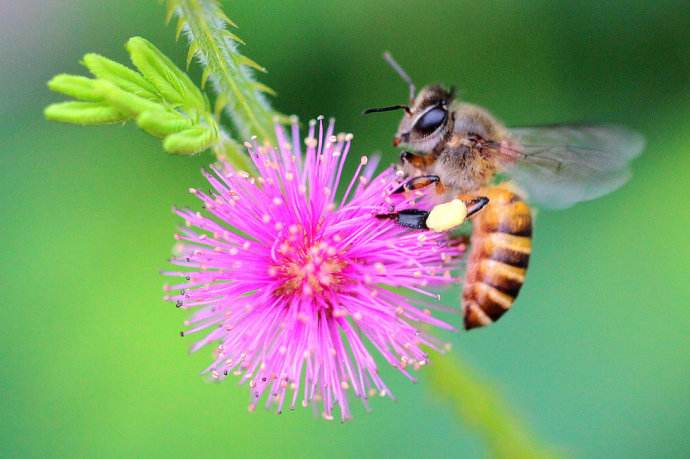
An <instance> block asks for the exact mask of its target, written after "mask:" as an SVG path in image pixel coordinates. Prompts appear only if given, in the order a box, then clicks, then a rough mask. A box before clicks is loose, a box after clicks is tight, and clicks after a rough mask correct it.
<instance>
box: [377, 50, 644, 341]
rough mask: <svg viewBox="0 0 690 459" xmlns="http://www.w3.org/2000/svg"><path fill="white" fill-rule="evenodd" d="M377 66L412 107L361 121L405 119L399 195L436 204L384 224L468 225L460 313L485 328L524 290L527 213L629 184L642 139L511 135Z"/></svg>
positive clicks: (476, 112) (562, 128) (565, 132)
mask: <svg viewBox="0 0 690 459" xmlns="http://www.w3.org/2000/svg"><path fill="white" fill-rule="evenodd" d="M384 58H385V60H386V61H387V62H388V63H389V64H390V66H391V67H392V68H393V69H394V70H395V71H396V72H397V73H398V75H399V76H400V77H401V78H402V79H403V80H404V81H405V82H406V83H407V85H408V88H409V104H405V105H391V106H387V107H381V108H371V109H368V110H366V111H365V112H364V113H365V114H366V113H375V112H385V111H390V110H403V111H404V115H403V118H402V120H401V121H400V125H399V126H398V129H397V132H396V134H395V136H394V138H393V145H394V146H396V147H398V146H400V147H406V148H407V149H406V150H405V151H403V153H402V154H401V156H400V160H401V163H400V165H399V167H400V169H401V170H402V172H403V175H404V177H405V181H404V182H403V184H402V185H401V186H400V188H399V189H398V190H397V192H400V193H404V192H411V191H414V190H424V191H426V190H427V189H429V188H431V189H433V194H434V196H435V200H436V201H437V202H439V203H440V204H438V205H437V206H436V207H434V208H433V209H432V210H431V211H425V210H420V209H408V210H405V211H400V212H397V213H396V212H394V213H391V214H386V215H385V217H387V218H395V219H396V220H397V222H398V223H399V224H401V225H404V226H408V227H412V228H417V229H431V230H435V231H446V230H450V229H452V227H453V226H455V225H458V224H460V223H462V222H463V221H464V219H465V218H467V217H474V218H473V219H472V231H471V235H470V236H469V244H470V251H469V254H468V257H467V270H466V273H465V281H464V286H463V292H462V314H463V320H464V326H465V329H467V330H469V329H472V328H476V327H481V326H485V325H488V324H491V323H493V322H495V321H496V320H498V319H499V318H500V317H501V316H502V315H503V314H504V313H505V312H506V311H508V310H509V309H510V308H511V306H512V305H513V303H514V302H515V299H516V298H517V295H518V293H519V292H520V288H521V287H522V285H523V283H524V280H525V275H526V273H527V267H528V264H529V258H530V254H531V251H532V223H533V212H532V207H533V206H536V207H543V208H551V209H554V208H566V207H569V206H572V205H573V204H575V203H577V202H581V201H588V200H591V199H595V198H598V197H601V196H603V195H605V194H607V193H610V192H612V191H614V190H616V189H617V188H619V187H620V186H622V185H623V184H624V183H625V182H626V181H627V180H628V179H629V177H630V168H629V165H630V162H631V161H632V160H633V159H634V158H635V157H637V156H638V155H639V154H640V153H641V152H642V149H643V147H644V139H643V137H642V136H641V135H640V134H638V133H637V132H634V131H631V130H629V129H627V128H625V127H621V126H615V125H550V126H539V127H529V128H510V129H509V128H506V127H505V126H504V125H503V124H502V123H501V122H499V121H498V120H497V119H496V118H495V117H494V116H493V115H492V114H491V113H489V112H488V111H487V110H485V109H484V108H482V107H479V106H476V105H472V104H470V103H466V102H464V101H460V100H457V98H456V93H455V90H454V89H453V88H452V87H451V88H449V89H446V88H444V87H443V86H441V85H437V84H435V85H430V86H426V87H424V88H422V90H421V91H420V92H419V93H418V94H417V92H416V88H415V85H414V83H413V81H412V79H411V78H410V77H409V75H408V74H407V73H406V72H405V71H404V70H403V68H402V67H401V66H400V65H399V64H398V63H397V62H396V61H395V60H394V59H393V57H392V56H391V55H390V54H388V53H385V54H384ZM458 200H460V201H462V203H464V204H465V205H466V207H467V208H466V210H465V209H463V210H464V212H460V215H459V216H457V217H455V216H453V215H449V212H453V211H452V207H451V206H449V203H452V202H455V203H457V202H458ZM449 209H450V210H449ZM439 222H440V223H439ZM449 222H450V223H449Z"/></svg>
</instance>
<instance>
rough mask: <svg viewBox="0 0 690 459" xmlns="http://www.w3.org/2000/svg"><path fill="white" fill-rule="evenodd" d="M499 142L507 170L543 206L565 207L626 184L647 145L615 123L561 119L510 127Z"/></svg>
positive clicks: (530, 197) (504, 166)
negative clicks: (577, 122)
mask: <svg viewBox="0 0 690 459" xmlns="http://www.w3.org/2000/svg"><path fill="white" fill-rule="evenodd" d="M510 134H511V138H512V139H511V141H508V142H502V143H501V144H500V146H498V145H497V146H496V149H497V150H500V154H501V157H502V158H504V161H502V163H503V170H504V171H505V172H506V174H508V175H509V176H510V178H511V179H512V180H513V181H515V183H516V184H517V185H518V186H519V187H520V188H522V189H524V190H525V191H526V192H527V197H528V200H529V201H530V202H532V203H534V204H536V205H537V206H540V207H546V208H552V209H562V208H566V207H570V206H572V205H573V204H575V203H577V202H580V201H588V200H590V199H595V198H598V197H600V196H603V195H605V194H607V193H610V192H612V191H614V190H616V189H617V188H619V187H620V186H622V185H623V184H624V183H625V182H626V181H627V180H628V179H629V178H630V175H631V172H630V168H629V165H630V162H631V161H632V160H633V159H634V158H635V157H637V156H638V155H639V154H640V153H641V152H642V149H643V147H644V138H643V137H642V135H640V134H639V133H637V132H635V131H632V130H630V129H627V128H625V127H622V126H615V125H556V126H544V127H531V128H516V129H511V130H510Z"/></svg>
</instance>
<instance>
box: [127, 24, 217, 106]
mask: <svg viewBox="0 0 690 459" xmlns="http://www.w3.org/2000/svg"><path fill="white" fill-rule="evenodd" d="M127 51H129V54H130V57H131V59H132V63H134V65H135V66H136V67H137V69H139V71H140V72H141V73H142V75H144V77H145V78H146V79H147V80H148V81H150V82H151V83H152V84H153V85H154V86H155V87H156V89H157V90H158V92H159V93H160V94H161V95H162V96H163V98H164V99H165V100H166V101H167V102H169V103H171V104H173V105H182V106H185V107H193V108H196V109H199V110H203V109H204V108H205V99H204V97H203V95H202V94H201V91H200V90H199V89H198V88H197V87H196V86H195V85H194V83H193V82H192V80H191V79H190V78H189V77H188V76H187V74H186V73H184V72H183V71H182V70H180V69H179V68H178V67H177V66H175V64H173V62H172V61H171V60H170V59H168V57H167V56H165V55H164V54H163V53H161V52H160V50H158V48H156V47H155V46H153V45H152V44H151V43H150V42H149V41H148V40H145V39H143V38H141V37H133V38H130V39H129V41H127Z"/></svg>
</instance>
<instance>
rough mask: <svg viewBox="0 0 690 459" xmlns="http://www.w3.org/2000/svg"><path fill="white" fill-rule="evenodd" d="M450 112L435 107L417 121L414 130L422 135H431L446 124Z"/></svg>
mask: <svg viewBox="0 0 690 459" xmlns="http://www.w3.org/2000/svg"><path fill="white" fill-rule="evenodd" d="M446 117H448V111H447V110H446V109H445V108H442V107H434V108H432V109H431V110H429V111H428V112H426V113H425V114H424V115H422V117H421V118H419V119H418V120H417V122H416V123H415V125H414V129H415V130H416V131H418V132H419V133H420V134H422V135H429V134H431V133H432V132H434V131H435V130H436V129H438V128H439V126H441V125H442V124H443V123H445V122H446Z"/></svg>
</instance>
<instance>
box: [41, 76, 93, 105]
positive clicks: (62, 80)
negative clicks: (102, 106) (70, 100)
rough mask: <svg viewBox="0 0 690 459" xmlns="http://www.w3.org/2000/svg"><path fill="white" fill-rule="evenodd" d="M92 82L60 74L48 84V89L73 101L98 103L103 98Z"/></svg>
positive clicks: (79, 77) (87, 79)
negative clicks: (71, 98)
mask: <svg viewBox="0 0 690 459" xmlns="http://www.w3.org/2000/svg"><path fill="white" fill-rule="evenodd" d="M93 83H94V80H92V79H91V78H86V77H83V76H77V75H67V74H64V73H63V74H60V75H55V76H54V77H53V78H52V79H51V80H50V81H49V82H48V87H49V88H50V89H51V90H53V91H55V92H59V93H62V94H65V95H67V96H71V97H74V98H75V99H79V100H84V101H88V102H100V101H102V100H103V97H102V96H101V95H100V94H99V93H98V91H96V89H95V88H94V84H93Z"/></svg>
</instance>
